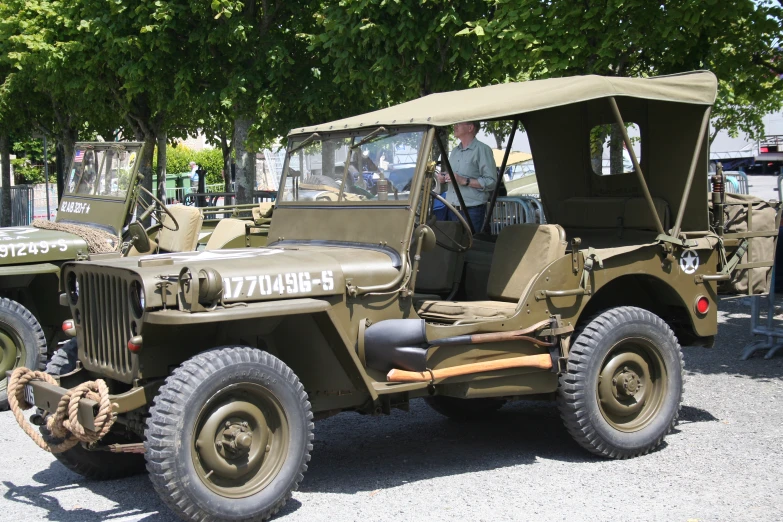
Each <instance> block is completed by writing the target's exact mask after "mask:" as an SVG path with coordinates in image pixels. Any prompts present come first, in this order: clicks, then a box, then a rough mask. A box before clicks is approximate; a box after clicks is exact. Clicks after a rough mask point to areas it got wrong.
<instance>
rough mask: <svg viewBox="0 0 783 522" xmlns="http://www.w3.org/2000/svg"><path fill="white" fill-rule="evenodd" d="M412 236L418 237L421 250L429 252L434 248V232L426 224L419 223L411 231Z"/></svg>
mask: <svg viewBox="0 0 783 522" xmlns="http://www.w3.org/2000/svg"><path fill="white" fill-rule="evenodd" d="M413 237H415V238H418V240H419V241H421V251H422V252H429V251H430V250H432V249H433V248H435V243H436V241H435V239H436V238H435V232H433V231H432V229H431V228H430V227H428V226H427V225H419V226H418V227H416V230H415V231H414V232H413Z"/></svg>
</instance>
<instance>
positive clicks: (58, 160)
mask: <svg viewBox="0 0 783 522" xmlns="http://www.w3.org/2000/svg"><path fill="white" fill-rule="evenodd" d="M54 150H55V167H54V168H55V170H56V171H57V202H58V203H59V202H60V200H61V199H63V188H64V187H65V153H64V152H63V145H62V143H61V142H59V141H58V142H57V146H56V147H55V149H54Z"/></svg>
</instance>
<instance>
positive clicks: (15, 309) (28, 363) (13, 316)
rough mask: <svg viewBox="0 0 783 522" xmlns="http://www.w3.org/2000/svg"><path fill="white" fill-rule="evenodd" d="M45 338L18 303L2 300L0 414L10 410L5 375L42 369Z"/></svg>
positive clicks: (41, 330)
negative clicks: (19, 369) (25, 370)
mask: <svg viewBox="0 0 783 522" xmlns="http://www.w3.org/2000/svg"><path fill="white" fill-rule="evenodd" d="M45 363H46V336H45V335H44V332H43V329H42V328H41V325H40V324H38V320H37V319H36V318H35V316H34V315H33V314H32V312H30V310H28V309H27V308H25V307H24V306H22V305H20V304H19V303H17V302H16V301H12V300H11V299H6V298H5V297H2V298H0V411H2V410H7V409H8V379H7V378H6V376H5V372H7V371H12V370H15V369H17V368H20V367H22V366H24V367H25V368H29V369H31V370H43V369H44V364H45Z"/></svg>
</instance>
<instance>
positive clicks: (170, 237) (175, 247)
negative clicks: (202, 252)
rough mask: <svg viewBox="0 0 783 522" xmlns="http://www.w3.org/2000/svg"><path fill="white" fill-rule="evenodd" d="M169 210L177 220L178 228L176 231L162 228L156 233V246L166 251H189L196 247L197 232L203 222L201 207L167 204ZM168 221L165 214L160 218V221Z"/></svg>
mask: <svg viewBox="0 0 783 522" xmlns="http://www.w3.org/2000/svg"><path fill="white" fill-rule="evenodd" d="M167 208H168V210H169V212H171V214H172V215H173V216H174V219H176V220H177V224H178V225H179V229H178V230H176V231H172V230H169V229H167V228H165V227H164V228H162V229H161V230H160V232H159V233H158V238H157V239H158V246H160V249H161V250H164V251H166V252H191V251H193V250H195V249H196V244H197V243H198V234H199V232H201V225H202V223H203V222H204V214H202V212H201V209H199V208H197V207H191V206H188V205H168V206H167ZM167 221H170V218H169V216H168V215H167V214H164V215H163V217H162V218H161V222H162V223H164V224H165V223H166V222H167Z"/></svg>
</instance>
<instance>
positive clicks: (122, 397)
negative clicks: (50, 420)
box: [6, 372, 163, 431]
mask: <svg viewBox="0 0 783 522" xmlns="http://www.w3.org/2000/svg"><path fill="white" fill-rule="evenodd" d="M11 373H13V372H6V376H7V377H8V379H10V378H11ZM56 378H57V377H55V379H56ZM161 384H163V381H162V380H159V381H153V382H150V383H147V384H145V385H144V386H138V387H135V388H132V389H131V390H129V391H127V392H125V393H120V394H118V395H109V402H111V405H112V412H113V413H114V414H121V413H127V412H129V411H133V410H136V409H139V408H143V407H144V406H146V405H147V404H150V403H152V398H153V397H154V396H155V394H156V393H157V391H158V388H159V387H160V385H161ZM67 393H68V390H67V389H66V388H63V387H61V386H54V385H52V384H49V383H48V382H45V381H37V380H34V381H30V383H29V384H28V385H27V386H25V397H27V398H31V399H32V401H31V402H32V404H34V405H35V406H36V407H37V408H40V409H42V410H43V411H45V412H47V413H54V412H55V411H56V410H57V405H58V404H59V403H60V399H61V398H62V397H63V395H65V394H67ZM97 415H98V403H97V402H95V401H94V400H92V399H87V398H82V399H80V400H79V410H78V413H77V416H78V419H79V422H80V423H81V425H82V426H84V427H85V428H86V429H88V430H92V431H96V429H95V417H96V416H97Z"/></svg>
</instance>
